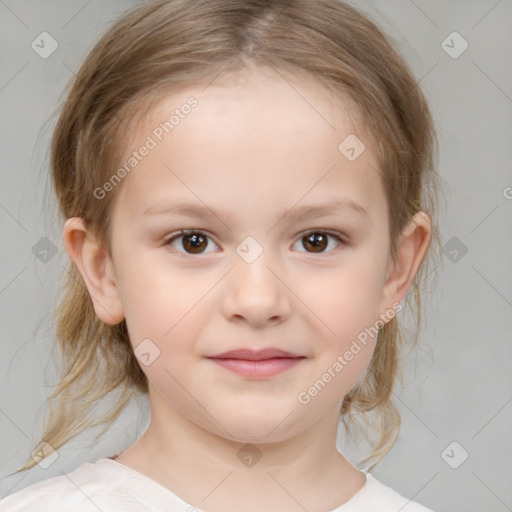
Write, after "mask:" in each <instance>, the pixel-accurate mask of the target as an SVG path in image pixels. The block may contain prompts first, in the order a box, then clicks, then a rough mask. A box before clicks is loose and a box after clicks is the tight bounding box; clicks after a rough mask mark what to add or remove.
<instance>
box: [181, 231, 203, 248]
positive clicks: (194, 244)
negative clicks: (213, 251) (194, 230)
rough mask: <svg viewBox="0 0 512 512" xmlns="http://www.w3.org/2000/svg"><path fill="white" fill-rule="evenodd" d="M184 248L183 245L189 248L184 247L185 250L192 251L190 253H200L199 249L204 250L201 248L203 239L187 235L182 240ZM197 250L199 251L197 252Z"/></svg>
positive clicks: (198, 236)
mask: <svg viewBox="0 0 512 512" xmlns="http://www.w3.org/2000/svg"><path fill="white" fill-rule="evenodd" d="M183 242H184V247H185V245H188V246H190V247H188V248H187V247H185V249H190V248H191V249H192V252H200V251H201V249H204V247H201V244H203V245H204V238H203V237H202V236H200V235H187V236H186V237H184V238H183ZM198 249H199V250H198Z"/></svg>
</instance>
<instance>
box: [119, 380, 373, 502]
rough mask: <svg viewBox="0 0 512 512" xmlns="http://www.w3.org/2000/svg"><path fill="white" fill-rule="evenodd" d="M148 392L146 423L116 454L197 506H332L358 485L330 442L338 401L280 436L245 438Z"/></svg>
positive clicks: (354, 472)
mask: <svg viewBox="0 0 512 512" xmlns="http://www.w3.org/2000/svg"><path fill="white" fill-rule="evenodd" d="M150 400H151V410H152V411H153V412H152V417H151V423H150V425H149V427H148V429H147V430H146V432H145V433H144V434H143V436H142V437H141V438H140V439H139V440H138V441H137V442H136V443H135V444H134V445H133V446H132V447H130V449H129V450H127V452H125V455H124V456H123V455H121V456H120V457H119V459H118V460H119V462H121V463H126V464H127V465H129V466H132V467H134V468H135V469H137V470H138V471H140V472H141V473H144V474H146V475H147V476H149V477H150V478H152V479H153V480H155V481H157V482H158V483H160V484H161V485H163V486H164V487H167V488H168V489H170V490H171V491H172V492H174V493H175V494H176V495H177V496H179V497H180V498H181V499H182V500H184V501H186V502H188V503H190V504H191V505H193V506H195V507H197V508H199V509H205V510H208V511H209V512H217V511H219V512H220V511H221V510H222V511H224V512H226V511H228V510H231V509H232V510H244V511H246V512H253V511H260V510H295V509H297V510H301V507H302V509H306V510H308V511H315V510H318V511H325V510H332V509H334V508H336V507H338V506H340V505H341V504H343V503H344V502H346V501H347V500H348V499H350V498H351V497H352V496H353V495H354V494H355V493H356V492H357V491H358V490H359V489H360V488H361V487H362V486H363V485H364V482H365V477H364V475H363V474H362V473H361V472H359V471H358V470H357V469H356V468H355V467H354V466H352V465H351V464H350V463H349V462H348V461H347V460H346V459H345V458H344V457H343V456H342V455H341V454H340V453H339V452H338V450H337V448H336V436H337V430H338V421H339V406H338V405H337V406H335V407H333V408H331V409H329V410H328V411H327V412H326V413H325V414H324V415H323V416H322V417H321V418H320V419H319V420H318V421H317V422H316V423H314V424H313V425H311V426H310V427H309V428H306V429H305V430H303V431H301V432H300V433H298V434H296V435H293V436H291V437H288V438H286V439H284V440H281V441H277V442H264V441H261V440H259V441H258V442H257V441H254V442H250V441H248V442H245V441H236V440H233V439H230V438H229V437H227V435H226V437H223V436H219V435H217V434H215V433H212V432H211V431H209V430H206V429H203V428H202V427H201V426H200V425H198V424H196V423H194V422H192V421H190V420H189V419H188V418H187V417H185V416H184V415H182V414H181V413H180V412H179V411H177V410H176V409H175V408H174V407H172V406H171V405H170V404H169V402H167V401H166V400H165V399H164V398H163V397H162V396H161V395H160V394H159V393H158V391H156V390H155V389H154V388H151V387H150ZM292 414H293V413H292ZM130 451H131V454H130V453H129V452H130ZM130 455H131V458H129V457H128V456H130Z"/></svg>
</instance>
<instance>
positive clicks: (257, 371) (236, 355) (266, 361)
mask: <svg viewBox="0 0 512 512" xmlns="http://www.w3.org/2000/svg"><path fill="white" fill-rule="evenodd" d="M208 359H210V360H211V361H213V362H214V363H216V364H217V365H219V366H221V367H223V368H225V369H227V370H230V371H232V372H234V373H237V374H239V375H241V376H244V377H250V378H266V377H272V376H274V375H277V374H279V373H282V372H284V371H286V370H289V369H291V368H293V367H295V366H297V365H298V364H299V362H300V361H302V360H303V359H306V357H305V356H301V355H297V354H293V353H291V352H286V351H283V350H280V349H275V348H270V349H264V350H258V351H254V350H247V349H240V350H230V351H229V352H223V353H221V354H218V355H215V356H211V357H208Z"/></svg>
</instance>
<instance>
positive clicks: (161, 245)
mask: <svg viewBox="0 0 512 512" xmlns="http://www.w3.org/2000/svg"><path fill="white" fill-rule="evenodd" d="M280 75H281V76H279V75H278V74H277V73H276V72H274V71H262V70H252V71H250V72H249V71H246V72H245V73H244V74H239V75H237V76H236V77H234V76H229V77H227V78H228V79H227V80H225V81H224V82H223V83H224V85H222V84H219V83H218V81H215V82H213V83H211V84H210V85H209V86H208V87H206V88H205V89H204V90H203V89H202V88H200V87H197V88H190V89H188V90H186V91H184V92H183V93H180V94H173V95H171V96H169V97H168V98H167V99H166V100H165V102H162V103H161V104H160V105H159V108H158V109H157V110H156V111H155V112H153V115H152V118H151V119H149V118H148V122H147V123H146V125H145V126H141V127H138V135H137V137H136V141H135V143H134V144H133V145H132V146H130V147H129V148H127V153H126V161H127V162H128V161H129V158H130V157H132V158H134V159H135V160H132V161H131V163H129V164H128V165H127V167H126V168H127V169H130V171H129V174H128V175H127V176H126V177H124V178H123V180H122V183H121V184H120V185H117V186H119V187H121V188H120V190H119V191H118V192H119V196H118V197H117V202H116V203H115V208H114V210H113V215H112V222H113V224H112V228H113V229H112V233H113V234H112V246H111V250H112V263H113V264H112V268H113V272H112V276H113V282H115V293H116V298H115V301H117V302H115V301H114V303H116V304H117V305H118V306H117V307H118V308H119V311H121V312H122V315H124V316H125V318H126V322H127V326H128V331H129V335H130V339H131V343H132V345H133V347H134V350H135V353H136V355H137V356H138V358H139V361H140V363H141V368H142V369H143V371H144V372H145V373H146V375H147V377H148V379H149V382H150V397H151V401H152V406H153V415H154V416H155V415H156V414H158V415H165V414H166V413H170V414H171V413H172V414H174V415H175V414H180V415H182V416H183V417H185V418H187V419H188V420H190V421H192V422H193V423H194V424H196V425H199V426H200V427H202V428H204V429H207V430H208V431H210V432H213V433H215V434H218V435H220V436H223V437H226V438H230V439H235V440H237V441H241V442H257V441H265V442H271V441H279V440H283V439H286V438H287V437H290V436H292V435H294V434H297V433H299V432H301V431H304V430H305V429H307V428H308V427H310V426H312V425H313V424H314V423H315V422H317V421H318V419H319V418H320V417H321V416H322V415H323V414H325V413H326V412H329V411H330V412H332V411H334V410H336V411H338V410H339V407H340V405H341V401H342V399H343V397H344V395H345V394H346V393H347V392H348V391H349V390H350V389H351V388H352V387H353V386H354V385H355V384H356V382H357V381H358V379H359V378H360V377H361V375H362V373H363V372H364V370H365V368H366V367H367V365H368V363H369V361H370V358H371V356H372V353H373V350H374V344H375V340H376V336H374V333H375V329H374V328H375V327H379V326H381V325H382V324H383V323H385V322H387V321H389V319H390V318H392V316H393V314H394V313H395V310H394V309H393V307H395V309H396V305H397V303H398V302H399V301H400V300H401V299H402V298H403V296H404V295H405V293H406V291H407V290H406V289H405V286H398V283H397V281H396V280H394V279H395V277H396V276H395V274H392V272H391V270H392V268H394V267H393V265H392V264H391V260H390V257H389V244H390V240H389V233H388V229H389V227H388V222H389V219H388V214H387V206H386V204H387V203H386V198H385V195H384V191H383V188H382V185H381V183H380V179H379V176H378V174H377V168H378V166H377V161H376V158H375V154H374V149H373V146H372V143H371V141H370V140H367V139H366V138H364V136H363V135H361V134H360V132H359V131H358V129H357V126H355V125H354V124H353V121H352V120H353V119H355V114H356V112H355V111H354V107H353V106H352V104H350V103H348V102H344V103H342V104H341V108H340V100H338V103H337V104H335V102H334V100H333V98H332V97H331V95H329V94H328V93H327V92H326V91H325V90H324V89H323V88H321V86H320V85H318V84H317V83H315V82H314V81H311V80H310V79H307V78H305V77H303V78H301V79H300V80H298V79H296V80H293V79H292V78H291V77H290V76H287V75H286V74H285V73H283V72H280ZM284 77H286V79H284ZM191 97H193V98H194V100H190V99H189V98H191ZM187 100H188V103H187ZM187 104H188V105H189V106H190V108H188V107H185V106H184V105H187ZM349 114H350V115H349ZM172 116H174V117H173V118H172ZM171 118H172V120H171ZM170 120H171V121H170ZM169 121H170V122H169ZM166 122H167V123H168V124H167V125H165V123H166ZM164 127H165V128H164ZM354 134H356V135H357V136H358V137H359V140H358V139H356V138H355V135H354ZM358 134H359V135H358ZM347 137H349V138H348V139H346V138H347ZM345 139H346V140H345ZM343 141H345V142H343ZM361 143H364V145H365V147H366V148H365V149H364V148H363V146H362V145H361ZM340 144H341V146H340ZM143 146H145V147H146V150H144V149H141V148H142V147H143ZM134 152H136V154H135V153H134ZM122 174H123V173H122V172H121V173H120V175H121V176H122ZM108 188H109V187H108V185H107V186H106V187H104V190H106V189H108ZM107 193H112V192H111V191H108V192H107ZM180 230H192V231H193V233H192V234H185V235H183V234H180V233H179V231H180ZM315 234H316V235H315ZM338 237H339V239H338ZM388 271H390V273H389V274H388ZM394 276H395V277H394ZM393 305H394V306H393ZM114 309H115V308H114ZM97 313H98V315H99V316H101V315H104V317H103V318H104V320H105V321H106V322H109V320H111V318H112V316H110V315H109V314H107V313H105V312H104V310H103V309H102V308H97ZM384 315H386V316H384ZM114 316H115V315H114ZM379 319H384V322H382V323H379V322H377V321H378V320H379ZM376 322H377V324H376ZM110 323H111V322H110ZM363 340H364V341H363ZM267 348H275V349H279V350H282V351H286V352H290V353H292V354H294V355H295V356H300V357H301V358H300V359H296V360H295V362H294V363H293V364H291V365H289V366H288V367H286V368H285V369H282V370H281V371H279V372H278V373H275V374H272V375H270V374H267V375H264V374H263V371H264V370H263V369H261V368H263V366H265V365H266V368H267V369H268V368H269V366H270V364H269V363H268V362H267V363H265V364H263V363H254V364H253V366H254V368H260V370H257V371H260V372H262V373H259V374H257V375H246V374H240V373H237V372H235V371H232V370H231V369H229V368H227V367H225V366H223V365H221V364H219V363H218V362H216V361H215V360H214V359H212V356H215V355H218V354H221V353H223V352H226V351H231V350H237V349H248V350H254V351H256V350H262V349H267ZM274 363H275V361H274ZM238 364H240V363H238ZM155 408H158V410H157V411H155ZM161 417H163V416H161Z"/></svg>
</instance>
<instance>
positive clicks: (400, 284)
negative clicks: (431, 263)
mask: <svg viewBox="0 0 512 512" xmlns="http://www.w3.org/2000/svg"><path fill="white" fill-rule="evenodd" d="M431 238H432V223H431V219H430V217H429V216H428V215H427V214H426V213H425V212H416V214H415V215H414V216H413V217H412V218H411V220H410V221H409V223H408V224H407V225H406V226H405V228H404V229H403V230H402V233H401V235H400V238H399V240H398V243H397V257H396V261H393V259H392V258H391V256H390V257H389V262H388V268H387V274H386V278H385V282H384V285H383V288H382V297H381V313H384V312H386V311H389V310H391V309H392V305H393V304H397V303H399V302H401V301H402V299H403V298H404V297H405V296H406V295H407V292H408V291H409V288H410V287H411V285H412V282H413V280H414V277H415V276H416V273H417V271H418V268H419V266H420V264H421V262H422V260H423V257H424V256H425V253H426V252H427V249H428V246H429V244H430V240H431ZM381 318H382V315H381Z"/></svg>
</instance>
